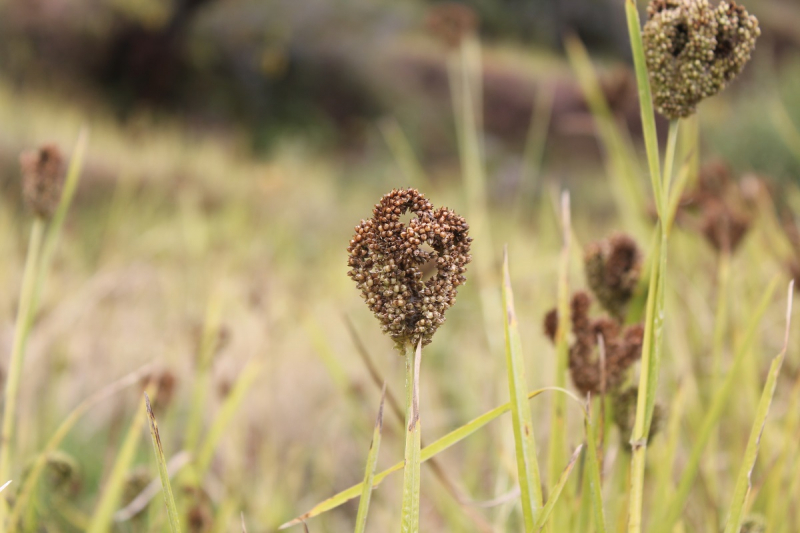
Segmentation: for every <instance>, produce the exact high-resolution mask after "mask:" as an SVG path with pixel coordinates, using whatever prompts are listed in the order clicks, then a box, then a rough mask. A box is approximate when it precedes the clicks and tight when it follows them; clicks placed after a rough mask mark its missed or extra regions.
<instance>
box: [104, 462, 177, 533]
mask: <svg viewBox="0 0 800 533" xmlns="http://www.w3.org/2000/svg"><path fill="white" fill-rule="evenodd" d="M191 458H192V456H191V455H190V454H189V452H187V451H182V452H179V453H177V454H175V455H174V456H173V457H172V458H171V459H170V460H169V461H167V473H168V474H169V477H170V479H172V477H174V476H175V474H177V473H178V472H179V471H180V470H181V469H182V468H183V467H184V466H186V465H187V464H189V461H191ZM159 491H161V479H160V478H156V479H154V480H153V481H151V482H150V483H149V484H148V485H147V486H146V487H145V488H144V490H143V491H142V492H140V493H139V494H138V495H137V496H136V497H135V498H134V499H133V500H131V502H130V503H129V504H128V505H126V506H125V507H123V508H122V509H120V510H119V511H117V512H116V513H114V521H115V522H126V521H128V520H130V519H131V518H133V517H134V516H136V515H137V514H139V513H141V512H142V511H144V509H145V508H146V507H147V504H149V503H150V501H151V500H152V499H153V498H155V497H156V496H157V495H158V493H159Z"/></svg>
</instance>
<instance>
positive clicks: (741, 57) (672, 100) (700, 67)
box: [642, 0, 761, 119]
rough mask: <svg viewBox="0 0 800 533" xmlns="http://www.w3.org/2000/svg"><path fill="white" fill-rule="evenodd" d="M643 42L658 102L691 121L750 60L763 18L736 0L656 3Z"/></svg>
mask: <svg viewBox="0 0 800 533" xmlns="http://www.w3.org/2000/svg"><path fill="white" fill-rule="evenodd" d="M647 15H648V20H647V22H646V23H645V25H644V30H643V33H642V39H643V41H644V48H645V61H646V63H647V70H648V72H649V74H650V85H651V87H652V90H653V100H654V104H655V107H656V109H657V110H658V112H659V113H661V114H662V115H664V116H665V117H667V118H670V119H677V118H683V117H688V116H689V115H691V114H693V113H694V112H695V110H696V107H697V104H698V103H700V101H701V100H703V99H704V98H708V97H710V96H714V95H715V94H717V93H718V92H720V91H721V90H722V89H723V88H725V86H726V85H727V84H728V83H729V82H730V81H731V80H733V79H734V78H735V77H736V76H737V75H739V73H740V72H741V71H742V69H743V68H744V66H745V64H746V63H747V62H748V61H749V60H750V54H751V53H752V51H753V49H754V48H755V43H756V39H757V38H758V36H759V35H761V30H760V29H759V27H758V20H757V19H756V18H755V17H754V16H752V15H750V14H749V13H748V12H747V10H745V9H744V8H743V7H741V6H739V5H737V4H736V2H734V1H733V0H731V1H730V2H728V1H726V0H723V1H722V2H720V4H719V5H718V6H717V7H716V9H715V8H713V7H712V6H711V5H709V3H708V1H707V0H651V2H650V5H649V6H648V8H647Z"/></svg>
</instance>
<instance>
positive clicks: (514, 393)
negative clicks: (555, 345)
mask: <svg viewBox="0 0 800 533" xmlns="http://www.w3.org/2000/svg"><path fill="white" fill-rule="evenodd" d="M503 305H504V307H505V311H506V320H505V332H506V368H507V370H508V388H509V394H510V395H511V424H512V426H513V428H514V444H515V448H516V453H517V473H518V475H519V487H520V493H521V499H522V515H523V518H524V521H525V531H526V532H531V531H535V524H536V519H537V517H538V515H539V512H540V510H541V508H542V482H541V479H540V476H539V465H538V463H537V461H536V442H535V440H534V436H533V421H532V419H531V408H530V405H529V404H528V402H527V398H526V397H525V391H526V390H527V386H526V380H525V367H524V361H523V359H522V342H521V340H520V337H519V325H518V322H517V315H516V312H515V311H514V294H513V292H512V291H511V278H510V276H509V272H508V248H506V249H505V250H504V253H503Z"/></svg>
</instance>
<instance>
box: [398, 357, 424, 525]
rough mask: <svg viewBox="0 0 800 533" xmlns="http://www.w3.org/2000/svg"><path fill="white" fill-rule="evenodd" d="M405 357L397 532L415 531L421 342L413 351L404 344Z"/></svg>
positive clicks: (417, 520)
mask: <svg viewBox="0 0 800 533" xmlns="http://www.w3.org/2000/svg"><path fill="white" fill-rule="evenodd" d="M404 351H405V354H404V355H405V359H406V428H405V429H406V431H405V433H406V446H405V455H404V459H405V465H404V468H403V510H402V515H401V523H400V531H401V533H418V532H419V475H420V468H419V465H420V436H421V433H422V432H421V428H420V421H419V364H420V358H421V355H422V343H420V344H419V345H418V346H417V349H416V350H414V349H413V348H412V347H411V346H405V347H404Z"/></svg>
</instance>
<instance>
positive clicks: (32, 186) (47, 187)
mask: <svg viewBox="0 0 800 533" xmlns="http://www.w3.org/2000/svg"><path fill="white" fill-rule="evenodd" d="M19 164H20V167H21V169H22V196H23V198H25V202H26V203H27V204H28V205H29V206H30V208H31V209H33V211H34V212H35V213H36V215H37V216H39V217H41V218H43V219H45V220H48V219H50V217H52V216H53V213H54V212H55V210H56V207H58V202H59V201H60V200H61V190H62V189H63V187H64V158H63V156H62V155H61V150H59V149H58V147H57V146H56V145H54V144H46V145H44V146H42V147H41V148H39V149H38V150H27V151H25V152H22V154H20V156H19Z"/></svg>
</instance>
